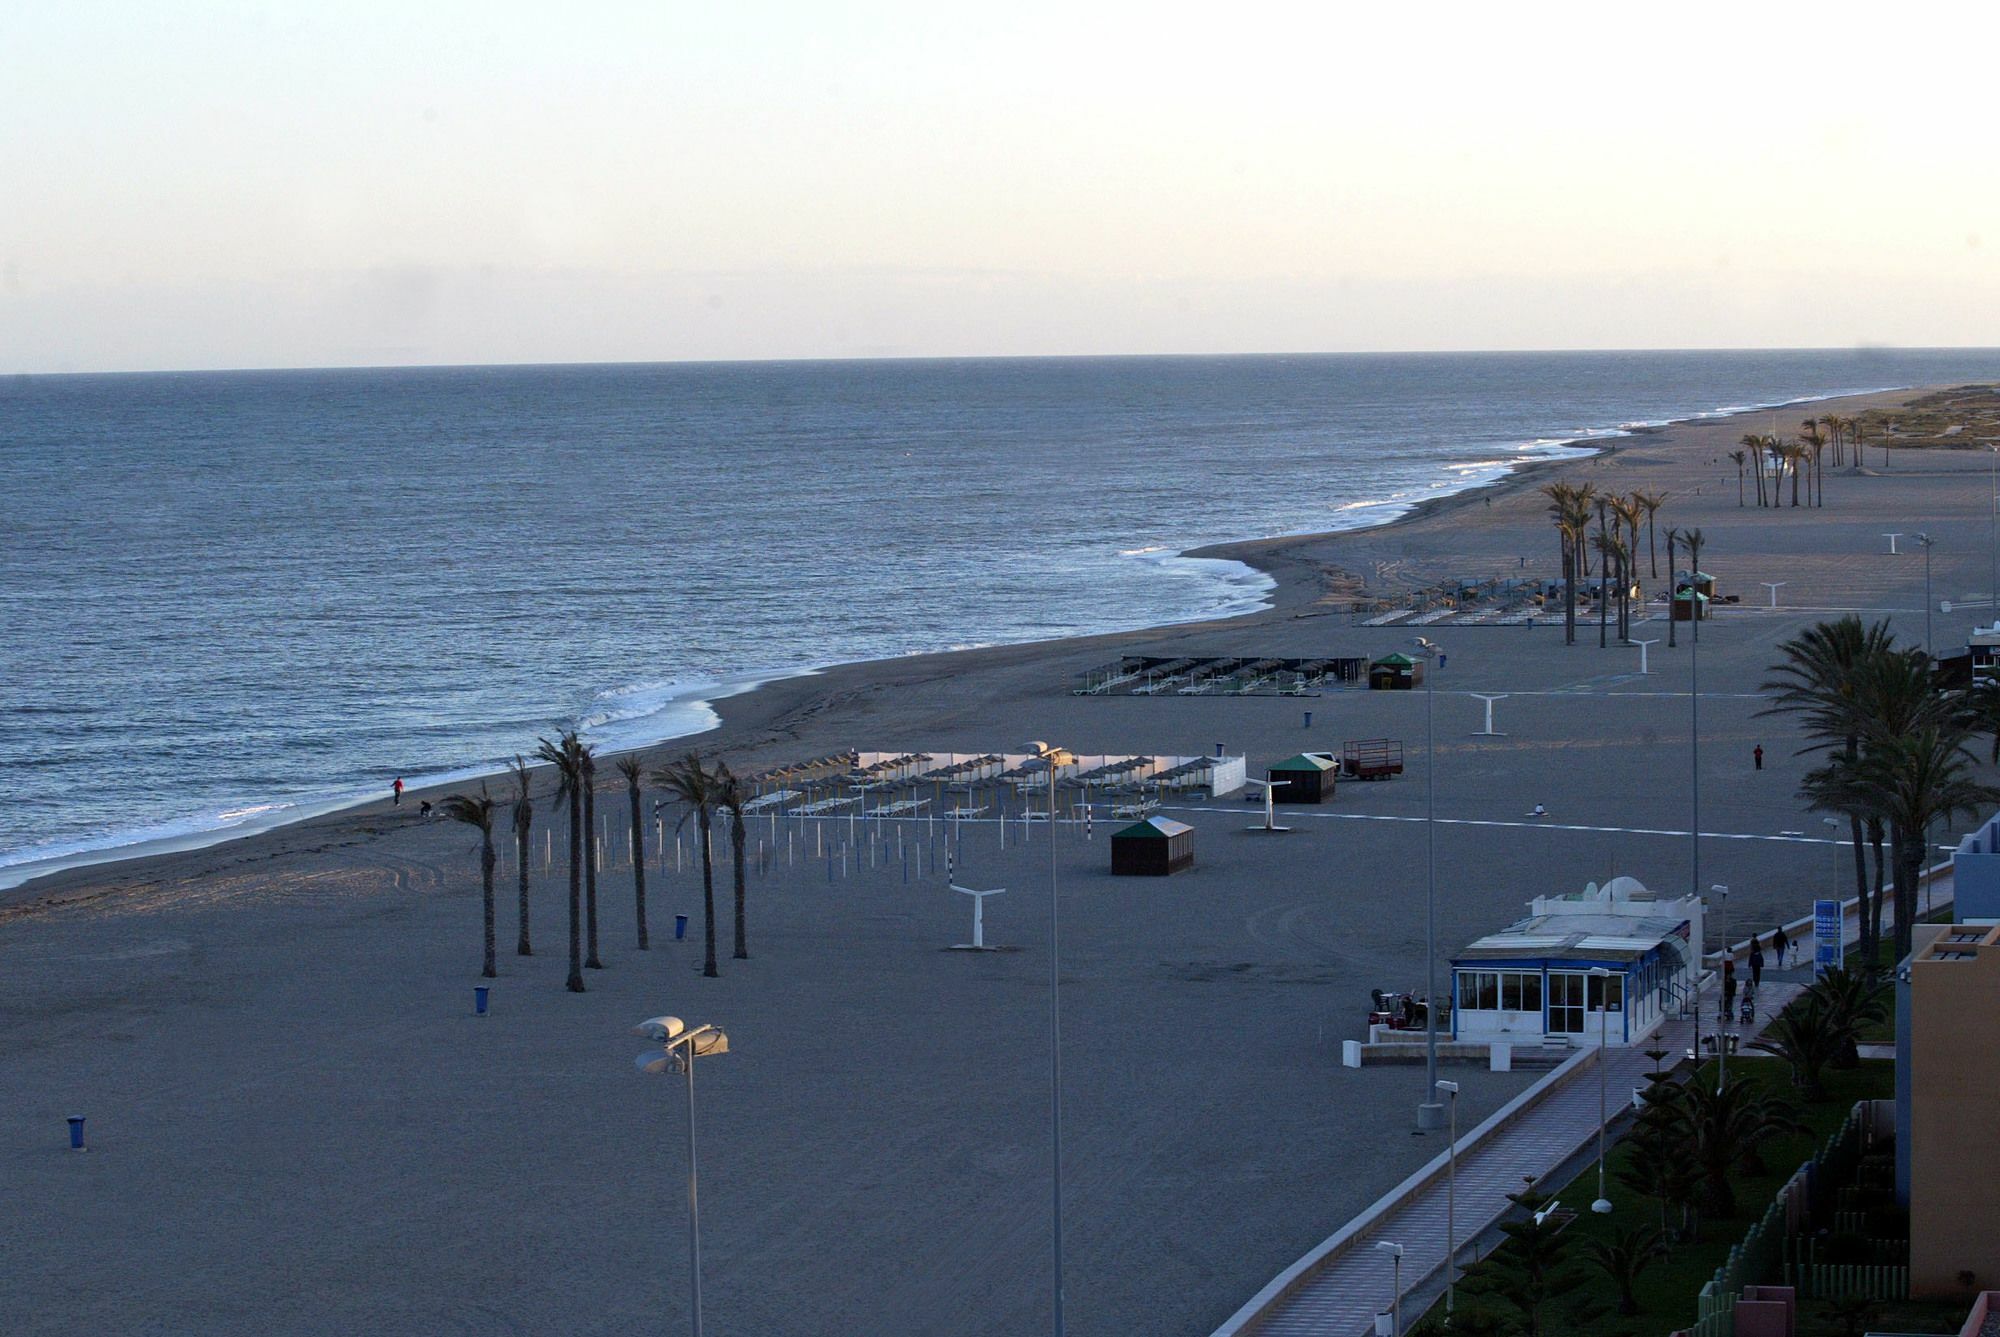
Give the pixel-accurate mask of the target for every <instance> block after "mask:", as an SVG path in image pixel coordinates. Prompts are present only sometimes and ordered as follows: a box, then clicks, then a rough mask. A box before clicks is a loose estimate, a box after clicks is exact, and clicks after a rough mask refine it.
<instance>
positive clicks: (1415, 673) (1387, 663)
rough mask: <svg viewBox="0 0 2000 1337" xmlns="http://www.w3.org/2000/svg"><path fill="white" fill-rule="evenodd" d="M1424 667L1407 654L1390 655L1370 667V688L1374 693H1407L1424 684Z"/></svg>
mask: <svg viewBox="0 0 2000 1337" xmlns="http://www.w3.org/2000/svg"><path fill="white" fill-rule="evenodd" d="M1423 680H1424V666H1423V665H1422V664H1420V663H1418V662H1417V661H1416V660H1414V659H1412V658H1410V657H1409V656H1408V655H1406V654H1388V655H1383V656H1382V657H1381V658H1380V659H1378V660H1376V661H1375V662H1374V663H1372V664H1370V665H1369V666H1368V686H1369V688H1370V690H1373V691H1378V692H1381V691H1388V692H1407V691H1409V690H1410V689H1411V688H1413V687H1417V686H1419V685H1420V684H1422V682H1423Z"/></svg>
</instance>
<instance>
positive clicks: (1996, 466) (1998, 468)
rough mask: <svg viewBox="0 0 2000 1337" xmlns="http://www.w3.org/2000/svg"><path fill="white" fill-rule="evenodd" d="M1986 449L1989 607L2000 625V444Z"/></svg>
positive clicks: (1989, 444) (1989, 442) (1994, 444)
mask: <svg viewBox="0 0 2000 1337" xmlns="http://www.w3.org/2000/svg"><path fill="white" fill-rule="evenodd" d="M1986 449H1987V451H1988V452H1989V455H1988V457H1987V473H1988V483H1989V485H1990V490H1991V492H1992V494H1993V495H1992V496H1990V497H1988V498H1987V499H1986V526H1987V529H1988V531H1989V532H1990V535H1991V545H1992V547H1991V553H1992V556H1991V561H1992V569H1991V570H1990V571H1989V573H1988V584H1987V586H1986V588H1987V589H1988V590H1989V591H1991V593H1992V602H1991V603H1990V604H1988V605H1987V606H1988V607H1990V608H1992V609H1994V610H1995V612H1994V614H1993V620H1994V621H1995V622H1996V623H2000V443H1995V442H1992V441H1988V442H1987V443H1986Z"/></svg>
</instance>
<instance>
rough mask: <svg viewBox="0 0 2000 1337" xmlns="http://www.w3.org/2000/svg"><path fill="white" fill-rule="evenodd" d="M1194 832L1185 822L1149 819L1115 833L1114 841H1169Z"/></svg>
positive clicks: (1157, 818) (1163, 818) (1166, 818)
mask: <svg viewBox="0 0 2000 1337" xmlns="http://www.w3.org/2000/svg"><path fill="white" fill-rule="evenodd" d="M1192 830H1194V828H1193V827H1191V826H1189V825H1188V824H1187V823H1185V822H1177V821H1175V820H1173V818H1171V817H1148V818H1147V819H1146V820H1145V821H1143V822H1134V823H1132V825H1130V826H1128V827H1126V828H1125V829H1124V830H1122V831H1113V832H1112V833H1111V837H1112V839H1114V840H1116V839H1119V838H1121V837H1123V838H1129V839H1132V840H1168V839H1171V838H1172V837H1174V836H1178V835H1183V834H1185V833H1186V832H1189V831H1192Z"/></svg>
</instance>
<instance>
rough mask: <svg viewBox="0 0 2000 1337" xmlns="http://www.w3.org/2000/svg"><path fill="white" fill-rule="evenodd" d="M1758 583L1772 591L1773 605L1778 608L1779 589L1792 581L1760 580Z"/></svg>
mask: <svg viewBox="0 0 2000 1337" xmlns="http://www.w3.org/2000/svg"><path fill="white" fill-rule="evenodd" d="M1757 583H1758V584H1759V585H1762V586H1763V587H1764V588H1765V589H1767V590H1769V591H1771V607H1773V608H1776V607H1777V606H1778V591H1779V590H1781V589H1783V588H1784V587H1785V586H1786V585H1789V584H1790V583H1791V582H1790V581H1787V580H1760V581H1758V582H1757Z"/></svg>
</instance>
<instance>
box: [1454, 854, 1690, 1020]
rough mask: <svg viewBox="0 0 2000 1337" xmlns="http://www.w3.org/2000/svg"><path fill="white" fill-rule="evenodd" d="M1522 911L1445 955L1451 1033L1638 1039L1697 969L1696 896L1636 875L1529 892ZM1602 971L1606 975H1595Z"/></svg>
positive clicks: (1666, 1013)
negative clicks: (1563, 890)
mask: <svg viewBox="0 0 2000 1337" xmlns="http://www.w3.org/2000/svg"><path fill="white" fill-rule="evenodd" d="M1528 909H1529V914H1528V917H1527V918H1525V919H1523V920H1521V921H1519V922H1518V923H1515V924H1512V925H1510V926H1508V927H1507V928H1504V929H1502V930H1500V931H1499V932H1498V933H1489V934H1488V935H1487V936H1485V937H1483V938H1481V939H1479V940H1478V941H1477V942H1474V943H1473V944H1472V945H1471V946H1469V947H1467V948H1465V949H1464V950H1463V951H1462V952H1460V953H1459V954H1458V955H1457V956H1455V957H1453V958H1452V961H1451V980H1452V991H1453V992H1452V999H1453V1003H1452V1009H1451V1033H1452V1039H1454V1040H1464V1041H1469V1042H1471V1043H1474V1044H1484V1043H1495V1042H1499V1043H1513V1044H1517V1045H1541V1044H1544V1043H1548V1042H1551V1041H1553V1042H1558V1043H1564V1044H1572V1045H1594V1044H1596V1043H1597V1042H1598V1037H1599V1035H1600V1034H1602V1035H1603V1036H1604V1040H1605V1042H1606V1043H1607V1044H1609V1045H1612V1046H1615V1047H1623V1046H1631V1045H1637V1044H1640V1043H1641V1042H1643V1041H1644V1040H1645V1039H1646V1037H1647V1036H1650V1035H1651V1034H1652V1033H1653V1032H1654V1031H1656V1030H1658V1029H1659V1027H1660V1024H1661V1023H1662V1022H1663V1021H1665V1020H1666V1019H1667V1018H1668V1017H1671V1016H1678V1015H1679V1014H1680V1011H1681V1008H1682V1006H1683V1005H1684V1004H1685V1003H1687V1001H1688V1000H1689V999H1690V998H1691V997H1692V992H1691V991H1692V990H1693V989H1694V987H1695V981H1696V978H1697V976H1698V974H1699V971H1700V944H1701V933H1702V913H1703V906H1702V902H1701V898H1700V897H1698V896H1682V897H1676V898H1671V899H1668V898H1662V897H1660V896H1657V895H1655V894H1654V893H1653V892H1651V891H1648V890H1647V889H1646V887H1645V886H1644V884H1642V883H1641V882H1640V881H1639V880H1638V879H1637V878H1630V877H1614V878H1612V879H1611V880H1610V881H1609V882H1607V883H1605V884H1604V885H1603V886H1602V887H1599V886H1598V885H1597V884H1596V883H1595V882H1593V883H1590V884H1589V885H1588V886H1586V887H1585V888H1584V889H1583V891H1582V892H1580V893H1578V894H1576V895H1572V896H1537V897H1536V898H1535V899H1534V900H1533V901H1531V902H1530V903H1529V906H1528ZM1597 972H1606V973H1597Z"/></svg>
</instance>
